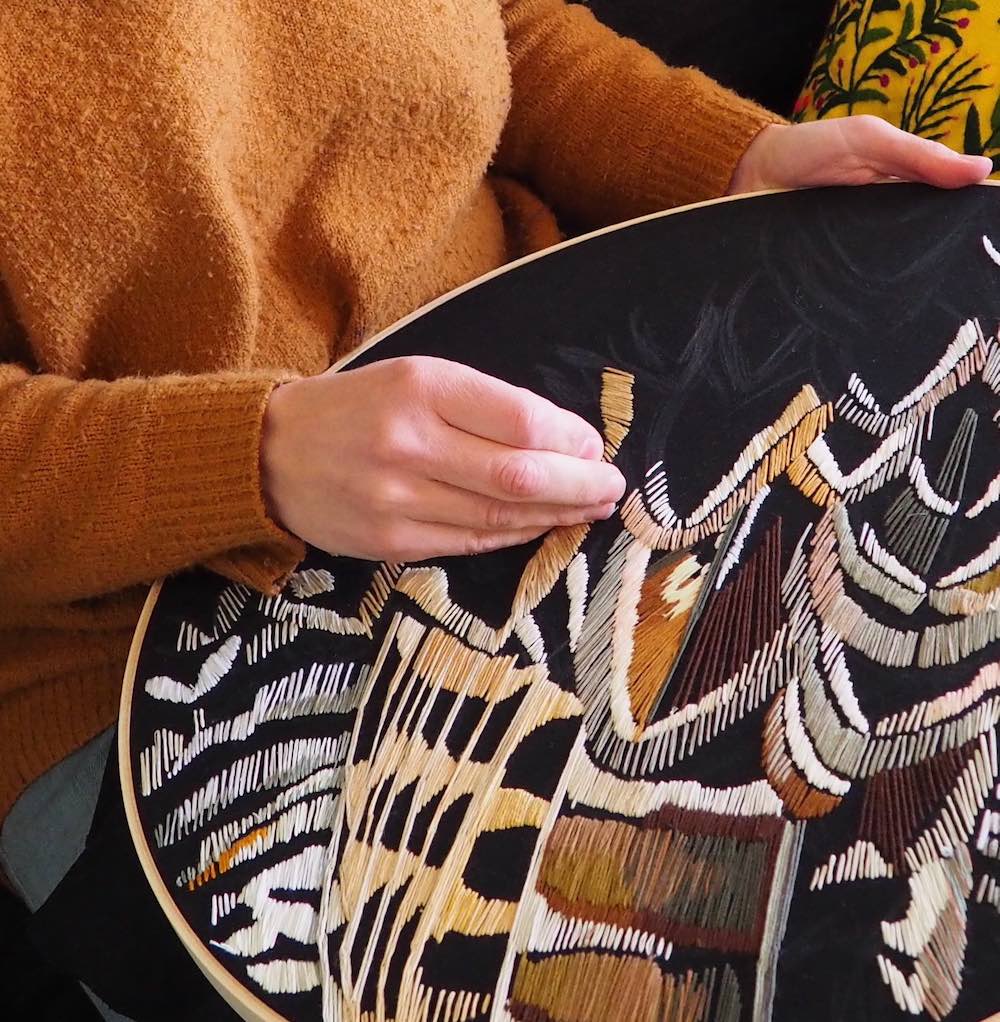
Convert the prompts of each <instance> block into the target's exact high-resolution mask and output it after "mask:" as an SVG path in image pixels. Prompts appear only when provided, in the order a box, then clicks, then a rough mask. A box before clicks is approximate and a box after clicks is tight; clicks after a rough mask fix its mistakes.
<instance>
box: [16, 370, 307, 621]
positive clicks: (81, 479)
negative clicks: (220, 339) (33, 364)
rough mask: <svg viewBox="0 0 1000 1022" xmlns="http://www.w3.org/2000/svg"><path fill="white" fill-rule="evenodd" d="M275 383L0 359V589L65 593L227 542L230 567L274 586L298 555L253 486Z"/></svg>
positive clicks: (141, 574)
mask: <svg viewBox="0 0 1000 1022" xmlns="http://www.w3.org/2000/svg"><path fill="white" fill-rule="evenodd" d="M274 382H275V381H274V379H273V378H271V377H269V376H268V375H267V374H224V373H220V374H213V375H205V376H191V377H181V376H171V377H161V378H157V379H124V380H119V381H116V382H112V383H107V382H103V381H96V380H91V381H85V382H75V381H72V380H68V379H64V378H62V377H57V376H52V375H35V374H32V373H30V372H28V371H27V370H25V369H23V368H21V367H19V366H16V365H11V364H7V365H3V366H0V600H2V601H7V600H16V601H18V602H20V603H22V604H25V605H31V604H39V605H41V604H52V603H65V602H69V601H73V600H79V599H83V598H87V597H94V596H99V595H103V594H106V593H109V592H114V591H116V590H119V589H122V588H125V587H126V586H129V585H133V584H136V583H141V582H149V581H152V580H153V579H155V578H157V577H159V576H162V575H165V574H169V573H170V572H174V571H178V570H180V569H183V568H187V567H190V566H192V565H194V564H197V563H201V562H205V561H210V560H213V559H215V563H216V566H224V564H225V561H226V559H227V558H228V559H230V560H232V559H233V555H234V553H236V559H235V561H234V564H237V566H236V569H235V571H234V573H235V574H237V575H238V576H239V577H243V578H245V579H246V580H247V581H250V582H251V583H255V584H258V585H259V586H260V587H261V588H266V587H268V585H269V584H273V582H274V581H276V580H277V579H278V578H279V577H280V576H281V575H282V574H284V573H285V572H287V571H288V570H290V569H291V568H292V567H293V566H294V564H295V562H296V560H297V559H298V558H299V556H300V555H301V545H300V544H299V543H298V541H296V540H294V539H293V538H292V537H290V536H289V535H288V534H287V533H285V532H283V531H282V530H281V529H279V528H278V527H277V526H275V525H274V524H273V523H272V522H270V520H269V519H268V517H267V514H266V512H265V509H264V505H263V501H262V498H261V494H260V469H259V445H260V429H261V421H262V417H263V412H264V408H265V405H266V402H267V399H268V396H269V394H270V392H271V390H272V388H273V386H274ZM237 552H238V553H237ZM237 562H238V563H237Z"/></svg>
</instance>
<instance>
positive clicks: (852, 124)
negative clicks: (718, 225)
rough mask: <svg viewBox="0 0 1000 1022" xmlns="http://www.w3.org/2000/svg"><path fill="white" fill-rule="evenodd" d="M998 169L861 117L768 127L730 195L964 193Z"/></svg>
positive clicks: (750, 152) (983, 159)
mask: <svg viewBox="0 0 1000 1022" xmlns="http://www.w3.org/2000/svg"><path fill="white" fill-rule="evenodd" d="M992 170H993V162H992V161H991V160H990V159H989V158H987V157H985V156H963V155H962V154H960V153H956V152H953V151H952V150H951V149H949V148H948V147H947V146H945V145H942V144H941V143H940V142H931V141H930V140H929V139H926V138H919V137H918V136H916V135H911V134H909V133H908V132H905V131H901V130H900V129H899V128H894V127H893V126H892V125H891V124H889V123H888V122H887V121H883V120H882V119H881V118H880V117H872V116H867V115H860V116H856V117H842V118H838V119H836V120H830V121H812V122H810V123H808V124H772V125H769V126H768V127H766V128H764V130H763V131H761V132H760V134H759V135H757V137H756V138H755V139H754V140H753V142H751V143H750V147H749V148H748V149H747V151H746V152H745V153H744V154H743V157H742V158H741V160H740V162H739V163H738V164H737V167H736V171H735V172H734V174H733V179H732V181H731V182H730V185H729V194H730V195H736V194H738V193H740V192H754V191H760V190H762V189H765V188H811V187H816V186H820V185H864V184H872V183H873V182H876V181H890V180H892V179H901V180H904V181H923V182H925V183H927V184H931V185H937V186H938V187H939V188H961V187H963V186H965V185H971V184H976V183H977V182H979V181H982V180H983V179H984V178H985V177H987V176H988V175H989V174H990V173H991V172H992Z"/></svg>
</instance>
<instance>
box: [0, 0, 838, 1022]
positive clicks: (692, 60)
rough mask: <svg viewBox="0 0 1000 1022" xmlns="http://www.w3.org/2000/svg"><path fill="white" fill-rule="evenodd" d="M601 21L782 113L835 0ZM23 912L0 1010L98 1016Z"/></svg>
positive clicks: (12, 906)
mask: <svg viewBox="0 0 1000 1022" xmlns="http://www.w3.org/2000/svg"><path fill="white" fill-rule="evenodd" d="M587 6H589V7H590V8H591V10H593V12H594V14H595V15H597V17H599V18H600V19H601V20H602V21H604V22H605V23H606V24H608V25H610V26H611V27H612V28H614V29H616V30H617V31H619V32H621V33H623V34H625V35H631V36H633V37H634V38H636V39H638V40H639V41H640V42H642V43H644V44H645V45H647V46H649V47H650V48H651V49H653V50H655V51H656V52H657V53H659V54H660V55H661V56H662V57H663V58H664V59H665V60H666V61H667V62H668V63H672V64H678V65H683V66H687V65H695V66H698V67H701V68H702V69H704V70H705V71H707V72H708V73H709V74H711V75H712V76H713V77H715V78H717V79H718V80H719V81H721V82H723V83H724V84H725V85H728V86H729V87H730V88H733V89H735V90H736V91H738V92H740V93H742V94H743V95H745V96H748V97H750V98H752V99H755V100H757V101H758V102H760V103H763V104H764V105H765V106H768V107H770V108H771V109H773V110H776V111H778V112H779V113H782V114H787V113H788V112H789V111H790V110H791V107H792V104H793V103H794V101H795V97H796V95H797V94H798V91H799V88H800V86H801V83H802V81H803V80H804V78H805V75H806V72H807V71H808V69H809V65H810V63H811V61H812V58H813V54H814V53H815V50H816V48H817V46H818V44H819V41H820V39H821V37H822V33H823V28H824V27H825V24H826V20H827V17H828V16H829V14H830V10H831V8H832V6H833V3H832V0H768V2H764V0H698V2H696V3H691V2H690V0H589V3H588V4H587ZM24 920H25V913H24V911H23V910H22V909H21V908H20V906H19V904H18V902H17V901H16V899H15V898H13V897H12V896H11V895H10V894H9V893H7V892H6V891H5V890H4V889H3V888H2V887H0V961H2V962H3V966H2V968H0V1015H2V1016H3V1017H4V1018H6V1019H9V1020H11V1022H22V1020H25V1022H27V1020H31V1022H97V1020H98V1016H97V1014H96V1012H94V1010H93V1008H92V1007H91V1005H90V1003H89V1002H88V1001H87V999H86V998H85V997H83V995H82V994H80V993H79V991H78V989H77V988H76V986H75V984H74V983H73V982H72V981H70V980H67V979H65V978H63V977H61V976H59V975H57V974H55V973H54V972H52V971H51V970H49V969H48V968H47V967H46V966H45V964H44V963H43V962H42V961H41V959H40V958H39V957H38V956H37V955H36V954H35V953H34V952H33V950H32V948H31V947H30V945H29V944H28V943H27V941H26V938H25V936H24Z"/></svg>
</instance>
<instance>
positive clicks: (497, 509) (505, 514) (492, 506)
mask: <svg viewBox="0 0 1000 1022" xmlns="http://www.w3.org/2000/svg"><path fill="white" fill-rule="evenodd" d="M514 517H515V509H514V508H512V507H511V506H510V505H509V504H505V503H504V502H503V501H501V500H494V501H489V502H488V503H487V504H486V507H485V509H484V514H483V524H484V525H485V527H486V528H487V529H509V528H510V527H511V526H513V525H514Z"/></svg>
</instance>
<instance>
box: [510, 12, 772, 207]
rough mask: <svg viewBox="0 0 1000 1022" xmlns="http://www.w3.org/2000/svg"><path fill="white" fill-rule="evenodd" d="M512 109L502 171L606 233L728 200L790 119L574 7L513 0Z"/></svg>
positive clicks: (511, 27)
mask: <svg viewBox="0 0 1000 1022" xmlns="http://www.w3.org/2000/svg"><path fill="white" fill-rule="evenodd" d="M504 15H505V21H506V26H507V35H508V47H509V52H510V58H511V67H512V76H513V104H512V108H511V112H510V116H509V118H508V122H507V128H506V130H505V133H504V137H503V140H502V143H501V147H500V151H499V153H498V157H497V165H498V168H499V169H500V170H502V171H504V172H507V173H512V174H514V175H516V176H519V177H522V178H525V179H526V180H528V181H530V182H531V183H532V184H533V185H535V187H536V188H538V189H539V191H540V192H541V193H542V194H543V195H544V196H545V198H546V199H548V201H550V202H551V203H552V204H553V205H555V206H556V208H557V209H558V210H559V211H560V213H562V214H564V215H569V216H570V217H572V218H573V219H574V220H576V221H578V222H580V223H583V224H586V225H592V226H597V225H601V224H604V223H611V222H616V221H619V220H624V219H628V218H630V217H634V216H640V215H642V214H644V213H648V212H653V211H655V210H658V209H664V208H668V207H671V206H676V205H681V204H684V203H689V202H696V201H699V200H702V199H707V198H712V197H715V196H718V195H722V194H724V193H725V191H726V189H727V187H728V185H729V182H730V180H731V178H732V175H733V172H734V170H735V168H736V165H737V163H738V162H739V159H740V157H741V156H742V154H743V153H744V151H745V150H746V149H747V147H748V146H749V144H750V142H751V141H752V140H753V138H754V137H755V136H756V135H757V134H758V132H759V131H760V130H761V129H762V128H763V127H764V126H765V125H767V124H770V123H775V122H780V120H781V119H780V118H779V117H777V116H776V115H774V114H771V113H769V112H768V111H766V110H763V109H761V108H760V107H758V106H755V105H754V104H752V103H750V102H748V101H746V100H743V99H741V98H739V97H738V96H736V95H735V94H734V93H732V92H729V91H727V90H726V89H723V88H722V87H721V86H719V85H717V84H715V83H714V82H712V81H711V80H710V79H708V78H707V77H706V76H705V75H703V74H701V73H700V72H698V71H696V70H694V69H691V68H669V67H667V66H666V65H664V64H663V63H662V61H660V60H659V58H657V57H656V56H655V55H654V54H652V53H651V52H650V51H648V50H646V49H644V48H643V47H641V46H639V45H638V44H637V43H635V42H632V41H631V40H627V39H623V38H621V37H620V36H618V35H616V34H615V33H614V32H612V31H611V30H610V29H608V28H607V27H605V26H604V25H601V24H600V23H599V22H597V21H596V20H595V19H594V18H593V16H592V15H591V14H590V12H589V11H587V10H586V9H585V8H583V7H580V6H578V5H573V4H566V3H564V2H563V0H507V2H506V4H505V7H504Z"/></svg>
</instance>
